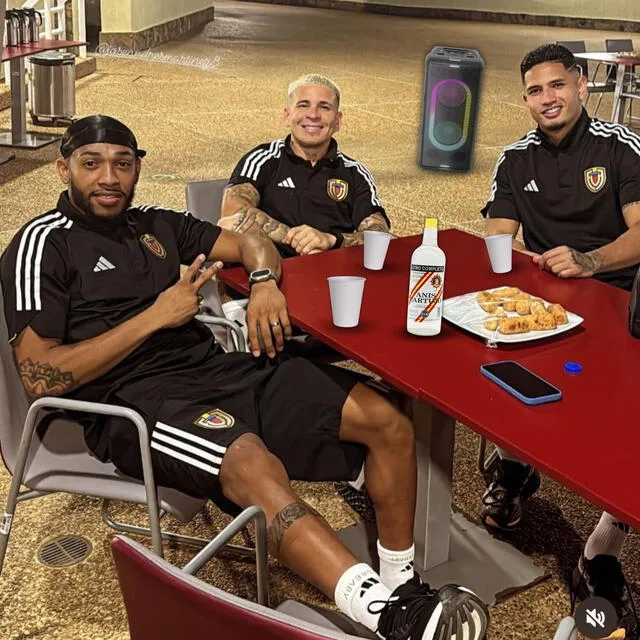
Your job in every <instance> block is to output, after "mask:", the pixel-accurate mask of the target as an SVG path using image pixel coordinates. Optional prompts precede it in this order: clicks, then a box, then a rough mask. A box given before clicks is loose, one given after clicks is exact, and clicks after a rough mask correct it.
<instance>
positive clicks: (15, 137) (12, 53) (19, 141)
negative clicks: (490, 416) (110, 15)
mask: <svg viewBox="0 0 640 640" xmlns="http://www.w3.org/2000/svg"><path fill="white" fill-rule="evenodd" d="M83 44H86V43H85V42H76V41H73V40H40V42H38V44H37V45H20V46H17V47H4V48H3V49H2V57H1V61H2V62H5V61H7V60H8V61H9V63H10V69H11V131H10V132H9V131H7V132H3V133H0V146H2V147H14V148H24V149H39V148H40V147H43V146H45V145H47V144H51V143H52V142H55V141H56V140H59V139H60V137H61V136H59V135H57V134H51V133H32V132H28V131H27V115H26V108H25V105H26V102H27V96H26V88H25V82H24V79H25V78H24V76H25V72H24V59H25V58H26V57H27V56H32V55H34V54H36V53H42V52H43V51H50V50H52V49H68V48H69V47H79V46H82V45H83ZM12 157H13V156H11V157H6V156H5V157H4V158H0V164H2V162H6V161H7V160H10V159H11V158H12Z"/></svg>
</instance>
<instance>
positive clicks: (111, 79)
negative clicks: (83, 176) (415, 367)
mask: <svg viewBox="0 0 640 640" xmlns="http://www.w3.org/2000/svg"><path fill="white" fill-rule="evenodd" d="M618 35H619V34H616V33H609V32H596V31H578V30H569V29H553V28H544V27H520V26H506V25H497V24H474V23H471V22H453V21H427V20H419V19H409V18H398V17H385V16H378V15H360V14H358V13H352V12H339V11H330V10H316V9H305V8H295V7H285V6H274V5H260V4H253V3H251V4H245V3H241V2H228V1H222V2H216V18H215V20H214V22H213V23H210V24H209V25H207V26H206V27H205V28H204V29H203V30H201V31H200V32H197V33H192V34H189V36H188V37H185V38H184V39H182V40H180V41H174V42H171V43H167V44H165V45H163V46H161V47H158V48H157V49H156V50H154V51H155V52H158V53H160V52H161V53H164V54H166V55H168V56H191V57H193V58H198V60H191V61H190V64H197V65H200V66H202V65H203V64H206V65H209V68H207V69H203V68H198V67H195V66H184V65H179V64H175V63H170V62H167V61H165V62H151V61H149V60H148V59H147V60H145V59H141V58H137V59H119V58H113V57H110V56H107V55H101V56H98V71H97V73H95V74H94V75H92V76H90V77H88V78H84V79H82V80H80V81H79V82H78V90H77V105H78V107H77V111H78V115H87V114H91V113H105V114H109V115H112V116H115V117H117V118H120V119H122V120H124V121H125V122H126V123H127V124H129V126H131V128H132V129H133V130H134V132H135V133H136V135H137V137H138V140H139V143H140V145H141V146H142V147H143V148H145V149H147V151H148V156H147V158H145V159H144V161H143V175H142V178H141V180H140V183H139V186H138V192H137V193H138V196H137V201H138V202H149V203H151V202H154V203H158V204H163V205H168V206H172V207H175V208H178V209H182V208H184V184H185V183H186V182H188V181H190V180H198V179H205V178H218V177H226V176H228V175H229V174H230V172H231V170H232V169H233V167H234V165H235V163H236V161H237V160H238V159H239V157H240V156H241V155H242V154H243V153H244V152H246V151H247V150H248V149H250V148H251V147H252V146H254V145H256V144H258V143H260V142H263V141H266V140H270V139H273V138H275V137H279V136H281V135H283V133H284V129H283V127H282V124H281V112H282V107H283V105H284V98H285V92H286V87H287V85H288V83H289V82H290V81H291V80H292V79H294V78H295V77H297V76H298V75H300V74H302V73H309V72H319V73H323V74H325V75H328V76H329V77H331V78H333V79H334V80H335V81H336V82H337V83H338V84H339V85H340V86H341V88H342V91H343V112H344V123H343V130H342V131H341V132H340V133H339V134H338V141H339V143H340V145H341V148H342V149H343V151H344V152H345V153H347V154H348V155H351V156H354V157H356V158H357V159H358V160H360V161H362V162H364V163H366V164H367V166H368V168H369V169H370V170H371V172H372V173H373V175H374V177H375V179H376V182H377V185H378V189H379V192H380V195H381V198H382V200H383V203H384V205H385V207H386V208H387V211H388V213H389V216H390V218H391V220H392V224H393V230H394V231H395V232H396V233H398V234H399V235H407V234H412V233H416V232H418V231H419V230H420V227H421V223H422V220H423V218H424V216H425V215H426V214H431V215H436V216H438V217H439V219H440V223H441V225H442V226H443V227H457V228H461V229H464V230H466V231H469V232H472V233H477V234H479V233H481V231H482V221H481V218H480V215H479V213H478V211H479V209H480V207H481V206H482V205H483V204H484V202H485V199H486V197H487V193H488V189H489V185H490V182H491V174H492V171H493V166H494V163H495V160H496V158H497V156H498V155H499V152H500V149H501V147H502V146H503V145H505V144H508V143H510V142H513V141H514V140H516V139H517V138H519V137H520V136H522V135H523V134H524V133H525V132H526V131H528V130H529V129H530V128H532V123H531V120H530V117H529V114H528V111H527V110H526V109H525V108H524V107H523V105H522V99H521V95H520V92H519V74H518V65H519V61H520V59H521V57H522V56H523V55H524V53H526V52H527V51H528V50H529V49H531V48H533V47H535V46H537V45H538V44H541V43H543V42H549V41H553V40H574V39H586V41H587V48H588V49H591V50H598V49H602V48H603V42H604V39H605V38H606V37H616V36H618ZM436 44H447V45H452V46H456V45H457V46H468V47H474V48H477V49H478V50H479V51H480V52H481V53H482V55H483V57H484V60H485V63H486V72H485V81H484V92H483V97H482V105H481V115H480V124H479V131H478V138H477V146H476V158H475V164H474V168H473V171H471V172H470V173H469V174H467V175H446V174H438V173H429V172H425V171H424V170H422V169H420V168H419V167H418V166H417V163H416V155H417V138H418V131H419V114H420V110H421V92H422V73H423V61H424V56H425V54H426V53H427V52H428V51H429V50H430V49H431V47H432V46H434V45H436ZM638 44H640V43H638V42H636V46H638ZM174 62H176V61H175V60H174ZM183 62H185V60H183ZM609 110H610V102H609V98H608V97H606V98H605V100H604V101H603V106H602V111H601V112H600V115H601V116H602V117H607V115H608V113H609ZM9 123H10V116H9V112H8V111H4V112H0V128H8V126H9ZM17 155H18V158H17V160H15V161H13V162H11V163H9V164H6V165H3V166H0V212H1V213H2V215H1V217H0V249H1V248H3V247H4V246H5V245H6V243H7V242H8V241H9V240H10V238H11V237H12V236H13V234H14V233H15V232H16V230H17V229H18V228H19V227H20V226H21V225H22V224H23V223H24V222H26V221H27V220H29V219H30V218H31V217H33V216H34V215H37V214H39V213H41V212H42V211H45V210H47V209H49V208H51V207H53V206H54V205H55V202H56V198H57V194H58V192H59V190H60V188H61V187H60V184H59V183H58V180H57V177H56V175H55V173H54V170H53V166H52V162H53V160H54V159H55V158H56V156H57V149H56V147H55V145H53V146H50V147H48V148H45V149H43V150H40V151H37V152H24V151H19V152H18V153H17ZM475 446H476V436H474V435H473V433H472V432H470V431H469V430H467V429H466V428H465V427H463V426H459V428H458V437H457V444H456V468H455V485H454V502H455V507H456V509H458V510H461V511H463V512H465V513H466V514H468V515H469V516H470V517H472V518H477V514H478V502H479V498H480V496H481V494H482V489H483V485H482V483H481V480H480V478H479V476H478V474H477V472H476V470H475V466H474V453H475ZM594 473H615V469H594ZM8 486H9V477H8V475H7V474H6V473H5V472H1V471H0V500H4V497H5V496H6V491H7V489H8ZM301 493H302V494H303V495H304V497H305V498H306V499H308V501H309V502H310V503H311V504H313V506H314V507H316V508H317V509H319V510H320V511H322V512H323V513H324V514H326V515H327V517H328V519H329V521H330V522H331V524H332V525H333V526H334V527H336V528H340V527H343V526H345V525H347V524H349V523H350V522H352V521H353V514H352V513H351V512H350V510H349V509H348V508H347V507H345V506H344V504H343V503H342V501H341V500H340V499H339V498H338V497H337V496H336V495H335V494H334V493H333V492H332V491H331V490H330V488H328V487H326V486H324V485H319V486H314V485H301ZM598 513H599V512H598V510H597V509H595V508H594V507H592V506H591V505H589V504H588V503H586V502H585V501H584V500H582V499H581V498H579V497H577V496H575V495H573V494H572V493H570V492H569V491H566V490H565V489H564V488H562V487H560V486H558V485H557V484H555V483H554V482H552V481H550V480H548V479H545V480H544V481H543V486H542V489H541V491H540V492H539V494H538V495H537V496H536V498H534V499H533V500H532V501H531V503H530V508H529V511H528V514H527V517H526V523H525V525H526V526H525V529H524V530H523V531H522V532H520V533H519V534H517V535H516V536H515V537H514V544H516V545H517V546H518V548H520V549H522V550H523V551H524V552H525V553H527V554H528V555H529V556H531V557H532V559H534V560H535V562H536V563H538V564H540V565H541V566H543V567H545V568H546V569H547V570H548V571H550V572H551V574H552V578H551V579H550V580H548V581H546V582H544V583H542V584H540V585H538V586H536V587H534V588H532V589H529V590H528V591H526V592H524V593H521V594H519V595H517V596H514V597H512V598H510V599H507V600H506V601H504V602H502V603H501V604H499V605H497V606H496V607H494V608H493V611H492V613H493V625H492V629H491V631H490V634H489V636H488V637H489V638H491V639H493V640H495V639H497V638H499V639H501V640H502V639H504V640H508V639H509V640H510V639H513V640H551V638H552V636H553V631H554V629H555V627H556V625H557V623H558V621H559V620H560V619H561V618H562V617H563V616H564V615H566V613H567V611H568V597H567V590H566V583H565V578H566V576H567V574H568V572H569V571H570V570H571V568H572V567H573V565H574V563H575V562H576V560H577V558H578V555H579V553H580V550H581V547H582V545H583V542H584V540H585V538H586V536H587V535H588V534H589V532H590V530H591V528H592V527H593V525H594V523H595V522H596V521H597V518H598ZM119 515H122V516H123V517H125V516H131V517H132V518H133V519H137V520H139V521H143V520H144V516H143V515H142V513H141V512H140V511H139V510H137V509H133V508H128V507H121V508H120V513H119ZM221 523H222V518H221V516H220V515H219V514H217V513H216V512H215V510H213V509H211V510H209V511H208V512H207V513H206V514H204V515H203V516H201V517H199V518H198V520H197V522H194V523H192V524H191V525H189V526H188V527H186V529H187V530H189V531H191V532H198V533H199V534H200V535H204V536H207V537H208V536H210V535H211V531H212V527H213V526H220V524H221ZM62 533H77V534H81V535H84V536H86V537H88V538H89V539H90V540H91V541H92V543H93V545H94V550H93V553H92V555H91V556H90V557H89V559H88V560H87V561H86V562H84V563H83V564H81V565H79V566H76V567H73V568H70V569H64V570H52V569H47V568H45V567H43V566H41V565H40V564H39V563H38V562H37V560H36V558H35V554H36V550H37V548H38V546H39V545H40V543H41V542H42V541H43V540H45V539H47V538H48V537H50V536H53V535H57V534H62ZM109 536H110V534H109V531H108V529H107V528H106V527H104V526H103V525H102V524H101V522H100V518H99V505H98V502H97V501H95V500H91V499H87V498H81V497H73V496H51V497H47V498H43V499H40V500H37V501H35V502H32V503H27V504H24V505H21V506H19V508H18V512H17V518H16V522H15V525H14V529H13V533H12V538H11V541H10V545H9V552H8V556H7V561H6V565H5V572H4V574H3V577H2V579H0V638H4V639H6V640H18V639H24V638H38V639H40V638H42V639H46V640H49V639H51V640H54V639H55V640H88V639H89V638H91V639H94V640H98V639H101V640H124V639H125V638H128V632H127V624H126V614H125V611H124V607H123V606H122V604H121V600H120V595H119V590H118V585H117V580H116V577H115V574H114V570H113V563H112V560H111V557H110V553H109ZM639 553H640V546H639V544H638V537H637V535H636V534H632V535H631V536H630V539H629V542H628V543H627V545H626V548H625V552H624V558H623V562H624V566H625V568H626V570H627V576H628V578H629V579H630V581H631V582H632V585H633V588H634V590H635V591H636V593H637V591H638V583H639V581H640V563H639V562H638V556H639ZM167 555H168V558H169V559H170V560H171V561H172V562H176V563H184V562H185V561H186V559H187V558H188V555H189V554H188V552H185V551H184V550H170V551H169V552H168V554H167ZM201 575H202V576H203V577H204V578H205V579H206V580H209V581H211V582H212V583H214V584H216V585H218V586H221V587H222V588H225V589H228V590H230V591H233V592H234V593H238V594H240V595H246V596H247V597H255V592H254V591H255V589H254V586H253V582H252V580H253V570H252V568H251V567H250V566H245V565H241V564H236V563H224V562H218V561H215V562H213V563H212V564H211V565H210V566H209V567H207V568H206V570H204V571H203V572H202V574H201ZM272 589H273V599H274V601H275V602H278V601H280V600H282V599H284V598H287V597H294V598H297V599H300V600H304V601H308V602H320V603H324V604H326V601H325V600H324V598H323V597H322V596H321V595H320V594H318V592H316V591H315V590H314V589H312V588H311V587H309V586H307V585H305V584H304V583H303V582H302V581H300V580H298V579H297V578H296V577H294V576H292V575H291V574H290V573H288V572H287V571H286V570H285V569H283V568H281V567H279V566H278V565H277V564H276V563H272Z"/></svg>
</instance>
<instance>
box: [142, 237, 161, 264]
mask: <svg viewBox="0 0 640 640" xmlns="http://www.w3.org/2000/svg"><path fill="white" fill-rule="evenodd" d="M140 242H141V243H142V245H143V246H144V247H146V248H147V249H149V251H151V253H153V255H154V256H157V257H158V258H162V259H163V260H164V259H165V258H166V257H167V250H166V249H165V248H164V247H163V246H162V245H161V244H160V242H159V241H158V240H157V239H156V237H155V236H152V235H151V234H150V233H145V234H143V235H141V236H140Z"/></svg>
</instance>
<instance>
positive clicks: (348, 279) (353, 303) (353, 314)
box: [327, 276, 366, 327]
mask: <svg viewBox="0 0 640 640" xmlns="http://www.w3.org/2000/svg"><path fill="white" fill-rule="evenodd" d="M327 280H328V281H329V295H330V297H331V313H332V314H333V324H334V325H335V326H336V327H357V326H358V322H359V321H360V306H361V305H362V294H363V292H364V281H365V280H366V278H361V277H359V276H331V277H330V278H327Z"/></svg>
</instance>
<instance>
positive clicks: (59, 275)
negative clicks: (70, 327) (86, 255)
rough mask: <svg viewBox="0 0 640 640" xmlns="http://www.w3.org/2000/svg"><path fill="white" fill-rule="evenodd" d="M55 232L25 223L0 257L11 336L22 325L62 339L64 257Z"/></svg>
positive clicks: (65, 294) (64, 328) (65, 291)
mask: <svg viewBox="0 0 640 640" xmlns="http://www.w3.org/2000/svg"><path fill="white" fill-rule="evenodd" d="M56 238H57V237H56V234H55V233H50V234H47V229H46V228H45V227H43V226H42V225H40V226H38V225H37V224H36V225H35V226H33V224H32V225H28V226H27V227H25V228H24V229H22V231H20V233H19V234H18V235H17V236H16V237H15V238H14V239H13V240H12V241H11V243H10V244H9V246H8V247H7V249H6V250H5V252H4V253H3V254H2V258H0V280H1V281H2V296H3V300H4V315H5V319H6V322H7V329H8V332H9V341H11V340H13V339H14V338H15V337H16V336H17V335H19V334H20V333H21V332H22V331H23V330H24V329H25V328H26V327H31V328H32V329H33V330H34V331H35V332H36V333H37V334H38V335H39V336H41V337H42V338H54V339H59V340H62V341H64V339H65V337H66V334H67V314H68V308H69V290H68V284H67V283H68V274H67V264H68V261H67V260H65V258H64V255H63V254H64V252H65V249H64V246H66V245H62V244H61V243H59V242H57V241H56Z"/></svg>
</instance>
